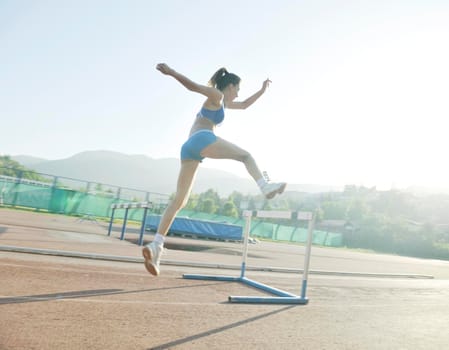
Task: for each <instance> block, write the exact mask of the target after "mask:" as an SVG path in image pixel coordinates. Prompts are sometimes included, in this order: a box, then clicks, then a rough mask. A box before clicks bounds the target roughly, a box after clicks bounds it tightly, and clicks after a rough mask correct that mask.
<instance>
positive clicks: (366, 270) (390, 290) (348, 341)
mask: <svg viewBox="0 0 449 350" xmlns="http://www.w3.org/2000/svg"><path fill="white" fill-rule="evenodd" d="M119 229H120V228H119V227H116V232H114V235H113V236H114V237H107V224H105V223H100V224H98V223H95V222H89V221H82V222H80V221H79V220H76V219H75V218H70V217H64V216H58V215H48V214H37V213H29V212H21V211H13V210H9V209H4V208H1V209H0V249H4V251H0V349H1V350H4V349H5V350H6V349H39V350H41V349H42V350H46V349H49V350H50V349H426V350H428V349H443V348H446V347H447V344H448V342H449V335H448V332H447V327H448V324H449V316H448V315H449V303H448V302H447V300H449V262H444V261H438V260H422V259H413V258H405V257H396V256H388V255H379V254H368V253H360V252H351V251H347V250H340V249H325V248H318V247H313V248H312V260H311V269H312V270H313V271H315V273H311V274H310V275H309V287H308V291H307V295H308V297H309V299H310V301H309V304H308V305H299V306H290V305H242V304H229V303H228V302H227V298H228V296H229V295H264V293H262V292H260V291H258V290H255V289H253V288H251V287H248V286H245V285H241V284H239V283H230V282H214V281H194V280H185V279H182V278H181V277H182V274H183V273H206V274H226V275H238V273H239V271H236V270H232V269H221V270H215V269H210V268H205V267H191V266H194V265H195V264H193V263H202V264H205V266H207V265H208V264H211V266H212V265H213V264H220V265H223V266H229V267H232V266H238V265H239V264H240V256H239V252H240V251H241V248H242V247H241V245H240V244H238V243H225V242H213V241H198V240H191V239H184V238H173V237H169V238H168V244H167V246H168V247H171V248H172V249H169V250H168V253H167V254H166V255H164V257H163V258H164V262H166V264H163V265H162V274H161V276H159V277H157V278H154V277H152V276H150V275H149V274H148V273H147V272H146V270H145V268H144V266H143V264H142V263H140V262H139V260H140V259H141V250H140V248H139V247H138V246H136V245H135V244H134V243H132V241H134V240H135V238H136V235H135V234H134V233H133V229H132V228H131V229H130V230H129V231H130V233H129V234H127V239H129V241H120V240H119V239H118V238H117V237H118V232H117V231H118V230H119ZM134 231H135V230H134ZM148 239H151V236H149V237H148ZM11 247H16V248H17V249H16V250H19V249H18V248H22V249H25V250H27V251H30V252H31V251H33V250H35V249H47V250H52V251H57V252H61V253H63V252H81V253H85V254H94V255H95V254H96V255H105V256H114V257H125V258H131V259H130V261H137V262H121V261H108V260H97V259H87V258H73V257H67V256H59V255H42V254H30V253H23V252H15V251H14V248H11ZM180 249H182V250H180ZM302 252H303V248H302V247H299V246H294V245H287V244H279V243H266V242H261V243H259V244H255V245H251V246H250V259H249V261H248V264H249V265H250V266H253V267H267V266H269V267H273V266H274V267H281V268H293V269H301V267H302V259H303V256H302ZM177 262H178V263H177ZM186 262H187V263H186ZM190 262H191V263H192V264H190ZM168 263H169V265H168ZM186 265H189V266H186ZM259 270H260V269H256V271H248V273H247V275H248V277H250V278H252V279H255V280H257V281H260V282H262V283H266V284H269V285H272V286H274V287H276V288H280V289H284V290H287V291H290V292H293V293H297V294H298V293H299V290H300V280H301V275H300V274H298V273H277V272H275V273H273V272H266V271H259ZM318 272H319V274H318ZM342 273H346V274H342ZM348 273H349V274H348ZM367 276H371V277H367ZM374 276H377V277H374ZM379 276H381V277H379ZM392 276H396V277H392ZM398 276H402V277H398ZM428 276H433V277H434V278H432V279H429V278H425V277H428ZM411 277H414V278H411Z"/></svg>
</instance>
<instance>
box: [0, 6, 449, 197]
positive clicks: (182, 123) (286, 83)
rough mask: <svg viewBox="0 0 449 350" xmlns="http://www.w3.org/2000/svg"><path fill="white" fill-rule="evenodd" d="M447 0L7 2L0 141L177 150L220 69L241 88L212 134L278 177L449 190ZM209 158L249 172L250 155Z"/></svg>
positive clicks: (1, 147) (72, 150)
mask: <svg viewBox="0 0 449 350" xmlns="http://www.w3.org/2000/svg"><path fill="white" fill-rule="evenodd" d="M447 18H449V2H448V1H446V0H444V1H443V0H441V1H437V0H421V1H413V0H403V1H401V0H388V1H384V0H379V1H371V0H359V1H344V0H335V1H332V0H321V1H320V0H318V1H316V0H303V1H300V0H298V1H293V0H291V1H287V0H276V1H272V0H246V1H241V0H228V1H220V2H218V1H210V0H194V1H184V0H165V1H161V0H159V1H157V0H153V1H144V0H141V1H137V0H130V1H124V0H123V1H117V0H107V1H102V0H101V1H100V0H89V1H87V0H76V1H75V0H74V1H72V0H65V1H59V0H53V1H45V0H40V1H31V0H0V154H2V155H10V156H15V155H31V156H35V157H41V158H45V159H51V160H55V159H63V158H68V157H71V156H73V155H74V154H76V153H79V152H83V151H88V150H110V151H116V152H120V153H124V154H143V155H146V156H149V157H151V158H178V157H179V149H180V146H181V145H182V143H183V142H184V141H185V140H186V138H187V136H188V132H189V130H190V127H191V125H192V123H193V121H194V118H195V115H196V113H197V112H198V110H199V109H200V107H201V105H202V103H203V101H204V98H203V97H202V96H201V95H198V94H195V93H192V92H190V91H187V90H186V89H185V88H184V87H182V86H181V85H180V84H179V83H178V82H176V81H175V80H174V79H173V78H171V77H167V76H164V75H162V74H161V73H160V72H158V71H157V70H156V69H155V67H156V65H157V64H158V63H160V62H165V63H167V64H169V65H170V66H171V67H172V68H174V69H175V70H177V71H178V72H180V73H182V74H184V75H186V76H187V77H189V78H190V79H192V80H194V81H196V82H198V83H202V84H206V83H207V81H208V80H209V78H210V77H211V76H212V74H213V73H214V72H215V71H216V70H217V69H218V68H220V67H226V68H227V69H228V70H229V71H230V72H233V73H236V74H237V75H239V76H240V77H241V79H242V81H241V84H240V93H239V95H240V96H239V99H244V98H246V97H248V96H250V95H252V94H253V93H255V92H256V91H258V90H259V89H260V88H261V86H262V82H263V81H264V80H265V79H266V78H270V79H271V80H272V84H271V86H270V87H269V89H268V90H267V91H266V93H265V94H264V95H263V96H262V97H261V98H260V99H259V100H258V101H257V102H256V103H255V104H254V105H253V106H251V107H250V108H248V109H247V110H243V111H242V110H228V111H227V112H226V119H225V121H224V123H223V124H222V125H221V126H219V127H218V128H217V130H216V134H217V135H219V136H221V137H223V138H225V139H227V140H229V141H231V142H233V143H236V144H237V145H239V146H240V147H242V148H244V149H246V150H248V151H250V152H251V154H252V155H253V156H254V158H255V159H256V160H257V162H258V164H259V166H260V168H261V169H262V170H266V171H267V172H268V174H269V175H270V177H271V178H272V179H273V180H280V181H288V182H290V183H297V184H322V185H336V186H344V185H348V184H354V185H357V186H369V187H372V186H376V187H377V188H378V189H387V190H388V189H391V188H405V187H408V186H412V185H415V186H424V187H438V188H445V189H447V188H449V169H448V164H447V163H448V162H447V150H448V149H449V147H448V146H449V141H448V139H449V138H448V131H447V129H448V128H447V126H446V123H445V119H447V117H448V116H449V104H448V96H449V83H448V82H449V65H448V62H449V45H448V38H449V21H448V20H447ZM202 166H204V167H211V168H218V169H223V170H227V171H230V172H233V173H235V174H237V175H240V176H245V177H246V176H248V175H247V174H246V172H245V169H244V167H243V165H242V164H240V163H238V162H234V161H227V160H209V159H208V160H205V161H204V162H203V164H202Z"/></svg>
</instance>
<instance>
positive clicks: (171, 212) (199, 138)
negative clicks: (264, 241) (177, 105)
mask: <svg viewBox="0 0 449 350" xmlns="http://www.w3.org/2000/svg"><path fill="white" fill-rule="evenodd" d="M156 69H157V70H159V71H160V72H161V73H163V74H165V75H169V76H172V77H173V78H175V79H176V80H177V81H179V82H180V83H181V84H182V85H183V86H184V87H186V88H187V89H188V90H190V91H193V92H196V93H199V94H201V95H204V96H205V97H206V101H205V102H204V104H203V106H202V108H201V110H200V112H199V113H198V115H197V117H196V119H195V122H194V123H193V126H192V128H191V130H190V136H189V139H188V140H187V141H186V142H185V143H184V145H183V146H182V148H181V170H180V173H179V177H178V184H177V190H176V195H175V197H174V198H173V200H172V201H171V202H170V204H169V205H168V207H167V208H166V210H165V212H164V214H163V215H162V217H161V221H160V223H159V227H158V229H157V233H156V235H155V237H154V240H153V242H151V243H150V244H148V245H147V246H145V247H144V248H143V251H142V254H143V256H144V258H145V267H146V269H147V270H148V271H149V272H150V273H151V274H152V275H155V276H157V275H159V262H160V257H161V255H162V250H163V246H164V239H165V236H166V235H167V233H168V230H169V228H170V226H171V224H172V223H173V220H174V219H175V216H176V214H177V213H178V212H179V210H180V209H181V208H183V207H184V206H185V205H186V204H187V201H188V199H189V195H190V191H191V189H192V184H193V181H194V178H195V174H196V171H197V169H198V165H199V164H200V163H201V161H202V160H203V159H204V158H206V157H207V158H214V159H233V160H237V161H240V162H242V163H243V164H244V165H245V166H246V169H247V170H248V173H249V174H250V175H251V176H252V178H253V179H254V180H255V181H256V183H257V184H258V185H259V187H260V189H261V191H262V193H263V194H264V195H265V197H266V198H267V199H271V198H273V197H274V196H275V195H276V194H278V193H282V192H283V191H284V189H285V186H286V185H287V184H286V183H285V182H281V183H269V182H267V180H266V179H265V178H264V176H263V175H262V173H261V172H260V170H259V168H258V167H257V164H256V162H255V160H254V158H253V157H252V156H251V154H249V153H248V152H247V151H245V150H243V149H241V148H240V147H238V146H236V145H234V144H232V143H230V142H228V141H226V140H223V139H222V138H220V137H217V136H215V134H214V129H215V126H216V125H217V124H220V123H221V122H222V121H223V119H224V109H225V108H229V109H246V108H248V107H249V106H251V105H252V104H253V103H254V102H256V100H257V99H258V98H259V97H260V96H262V95H263V93H264V92H265V90H266V89H267V87H268V86H269V84H270V83H271V81H270V80H269V79H267V80H265V81H264V82H263V85H262V88H261V89H260V90H259V91H258V92H256V93H255V94H254V95H252V96H251V97H249V98H247V99H246V100H244V101H242V102H236V101H234V99H235V98H237V97H238V92H239V84H240V78H239V77H238V76H237V75H235V74H233V73H229V72H228V71H227V70H226V69H225V68H221V69H219V70H218V71H217V72H216V73H215V74H214V75H213V76H212V78H211V80H210V81H209V86H205V85H200V84H197V83H195V82H193V81H192V80H190V79H189V78H187V77H185V76H184V75H182V74H180V73H178V72H176V71H175V70H173V69H172V68H170V67H169V66H168V65H166V64H165V63H160V64H158V65H157V67H156Z"/></svg>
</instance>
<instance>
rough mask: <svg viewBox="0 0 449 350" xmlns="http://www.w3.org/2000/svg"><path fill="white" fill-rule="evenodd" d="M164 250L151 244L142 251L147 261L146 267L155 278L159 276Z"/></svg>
mask: <svg viewBox="0 0 449 350" xmlns="http://www.w3.org/2000/svg"><path fill="white" fill-rule="evenodd" d="M163 250H164V248H163V247H162V246H161V245H159V244H155V243H154V242H151V243H150V244H148V245H147V246H145V247H144V248H143V249H142V255H143V257H144V259H145V267H146V269H147V270H148V272H149V273H151V274H152V275H154V276H158V275H159V264H160V261H161V255H162V251H163Z"/></svg>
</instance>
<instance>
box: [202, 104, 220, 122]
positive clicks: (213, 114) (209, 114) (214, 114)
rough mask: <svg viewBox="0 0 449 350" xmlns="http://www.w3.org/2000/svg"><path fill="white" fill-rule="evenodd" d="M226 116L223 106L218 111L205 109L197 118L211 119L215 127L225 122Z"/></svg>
mask: <svg viewBox="0 0 449 350" xmlns="http://www.w3.org/2000/svg"><path fill="white" fill-rule="evenodd" d="M224 116H225V115H224V106H223V105H221V108H220V109H217V110H216V111H213V110H210V109H207V108H204V107H203V108H201V110H200V111H199V112H198V114H197V117H200V118H206V119H209V120H210V121H211V122H212V123H214V124H215V125H217V124H220V123H221V122H222V121H223V120H224Z"/></svg>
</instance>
